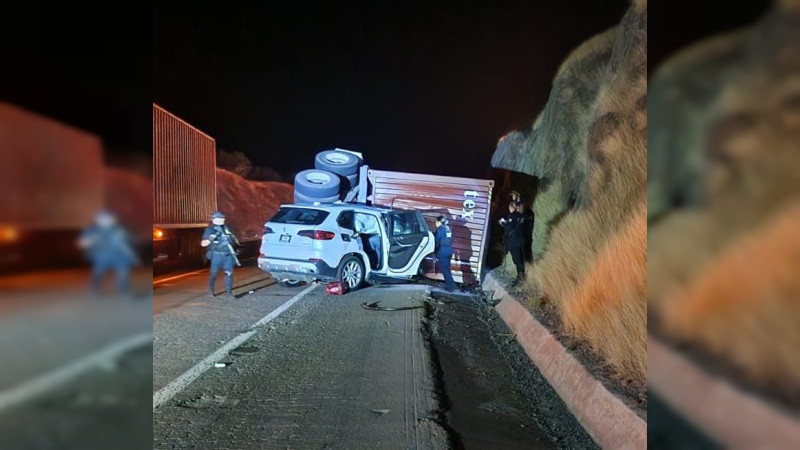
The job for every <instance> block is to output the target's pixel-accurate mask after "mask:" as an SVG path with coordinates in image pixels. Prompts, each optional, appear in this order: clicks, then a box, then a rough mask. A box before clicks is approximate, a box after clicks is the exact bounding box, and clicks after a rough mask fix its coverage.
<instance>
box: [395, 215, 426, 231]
mask: <svg viewBox="0 0 800 450" xmlns="http://www.w3.org/2000/svg"><path fill="white" fill-rule="evenodd" d="M420 232H421V229H420V224H419V221H418V220H417V217H416V215H415V214H414V213H413V212H403V213H393V214H392V235H394V236H404V235H407V234H415V233H420Z"/></svg>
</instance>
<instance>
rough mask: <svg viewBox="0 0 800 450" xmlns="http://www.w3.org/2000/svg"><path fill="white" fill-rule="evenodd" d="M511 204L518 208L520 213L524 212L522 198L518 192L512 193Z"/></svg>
mask: <svg viewBox="0 0 800 450" xmlns="http://www.w3.org/2000/svg"><path fill="white" fill-rule="evenodd" d="M511 203H513V204H514V205H515V206H516V207H517V210H518V212H520V213H521V212H522V196H521V195H520V194H519V192H518V191H511Z"/></svg>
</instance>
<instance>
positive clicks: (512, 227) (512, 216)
mask: <svg viewBox="0 0 800 450" xmlns="http://www.w3.org/2000/svg"><path fill="white" fill-rule="evenodd" d="M520 209H521V207H520V206H518V203H516V202H514V201H512V202H511V203H509V204H508V215H506V216H505V217H503V218H502V219H500V225H501V226H502V227H503V230H504V231H505V233H504V234H505V241H506V251H508V252H510V253H511V260H512V261H513V262H514V265H515V266H516V267H517V279H516V280H514V283H513V286H518V285H519V284H520V283H521V282H522V281H523V280H524V278H525V217H524V216H523V215H522V212H520Z"/></svg>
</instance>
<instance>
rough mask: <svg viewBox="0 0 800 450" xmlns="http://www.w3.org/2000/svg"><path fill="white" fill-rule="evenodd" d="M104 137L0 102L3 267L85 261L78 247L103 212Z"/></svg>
mask: <svg viewBox="0 0 800 450" xmlns="http://www.w3.org/2000/svg"><path fill="white" fill-rule="evenodd" d="M103 178H104V177H103V144H102V141H101V139H100V138H99V137H97V136H95V135H94V134H91V133H88V132H86V131H83V130H80V129H77V128H74V127H71V126H68V125H65V124H63V123H61V122H58V121H56V120H53V119H50V118H48V117H45V116H42V115H39V114H36V113H34V112H31V111H27V110H25V109H22V108H19V107H17V106H14V105H11V104H9V103H5V102H0V211H2V214H1V215H0V268H2V271H4V272H9V271H20V270H30V269H44V268H48V267H61V266H64V265H72V264H80V263H83V262H84V258H83V254H82V252H80V251H79V250H78V248H77V245H76V242H77V237H78V234H79V233H80V232H81V230H82V229H83V228H84V227H86V226H87V225H89V224H90V223H91V222H92V221H93V220H94V216H95V214H97V212H98V211H99V210H100V209H101V208H103V203H104V189H103V187H104V186H103V183H104V180H103Z"/></svg>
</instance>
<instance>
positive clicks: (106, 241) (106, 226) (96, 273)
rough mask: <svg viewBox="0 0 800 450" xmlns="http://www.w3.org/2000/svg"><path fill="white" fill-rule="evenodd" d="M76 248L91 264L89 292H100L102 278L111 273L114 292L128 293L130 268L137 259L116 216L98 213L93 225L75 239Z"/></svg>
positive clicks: (130, 242) (128, 237)
mask: <svg viewBox="0 0 800 450" xmlns="http://www.w3.org/2000/svg"><path fill="white" fill-rule="evenodd" d="M78 246H79V247H80V248H82V249H83V250H84V251H86V255H87V257H88V259H89V260H90V261H91V263H92V276H91V288H92V292H94V293H97V292H98V291H99V290H100V284H101V282H102V281H103V277H104V276H105V275H106V273H107V272H109V271H112V270H113V271H114V272H116V275H117V290H118V291H119V292H120V293H124V294H129V293H130V276H131V269H132V267H133V266H134V265H136V264H138V263H139V258H138V256H137V255H136V253H135V252H134V250H133V245H132V238H131V236H130V234H129V233H128V231H127V230H126V229H125V228H123V227H122V226H121V225H119V223H117V218H116V216H114V215H113V214H112V213H110V212H108V211H100V212H99V213H97V215H96V216H95V223H94V224H93V225H92V226H90V227H89V228H87V229H86V230H84V232H83V233H82V234H81V236H80V238H79V239H78Z"/></svg>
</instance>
